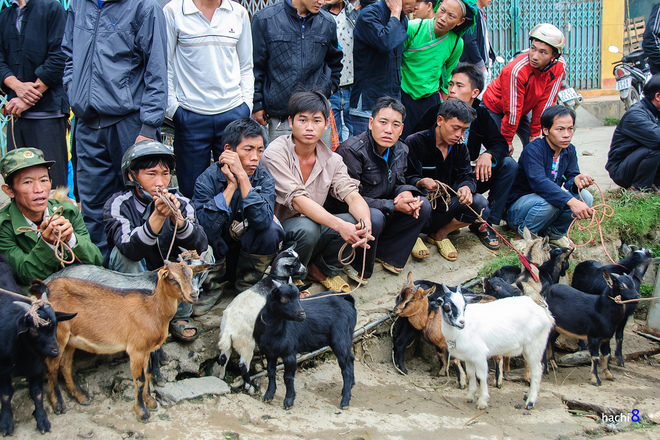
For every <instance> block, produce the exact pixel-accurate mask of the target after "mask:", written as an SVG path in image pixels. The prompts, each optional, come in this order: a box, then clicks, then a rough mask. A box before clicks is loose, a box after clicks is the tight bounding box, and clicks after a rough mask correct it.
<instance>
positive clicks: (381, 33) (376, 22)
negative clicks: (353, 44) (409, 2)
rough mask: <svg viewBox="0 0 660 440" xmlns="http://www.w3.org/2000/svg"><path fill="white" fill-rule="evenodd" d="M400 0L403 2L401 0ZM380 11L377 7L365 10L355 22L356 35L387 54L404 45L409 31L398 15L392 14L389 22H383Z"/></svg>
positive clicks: (358, 38)
mask: <svg viewBox="0 0 660 440" xmlns="http://www.w3.org/2000/svg"><path fill="white" fill-rule="evenodd" d="M398 1H399V3H401V0H398ZM399 10H400V9H399ZM379 13H380V11H379V10H378V8H377V7H368V8H366V9H365V10H363V11H362V12H361V13H360V16H359V17H358V19H357V22H356V24H355V31H354V36H355V39H356V40H362V41H363V42H364V43H365V44H367V45H369V46H370V47H372V48H373V49H375V50H377V51H378V52H380V53H384V54H386V53H389V52H392V51H393V50H394V49H395V48H397V47H399V46H400V45H402V44H403V43H404V42H405V41H406V39H407V38H408V33H407V32H406V28H405V26H404V25H403V23H401V21H399V18H398V16H390V17H389V19H388V21H387V23H382V22H381V21H380V19H379V17H378V15H379Z"/></svg>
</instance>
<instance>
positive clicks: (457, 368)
mask: <svg viewBox="0 0 660 440" xmlns="http://www.w3.org/2000/svg"><path fill="white" fill-rule="evenodd" d="M449 362H450V364H453V365H454V372H455V373H456V381H457V382H458V388H459V389H461V390H464V389H465V387H466V386H467V384H468V378H467V375H466V374H465V371H463V364H461V360H460V359H456V358H455V357H450V358H449Z"/></svg>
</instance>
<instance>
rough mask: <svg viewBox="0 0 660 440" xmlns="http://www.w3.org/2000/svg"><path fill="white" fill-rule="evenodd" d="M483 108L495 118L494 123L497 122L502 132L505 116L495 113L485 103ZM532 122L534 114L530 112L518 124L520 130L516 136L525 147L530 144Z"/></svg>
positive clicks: (482, 105)
mask: <svg viewBox="0 0 660 440" xmlns="http://www.w3.org/2000/svg"><path fill="white" fill-rule="evenodd" d="M481 107H483V108H485V109H486V110H488V113H489V114H490V117H491V118H493V121H495V123H496V124H497V128H498V129H499V130H500V131H501V130H502V118H504V115H502V114H499V113H495V112H494V111H492V110H491V109H489V108H488V107H486V104H484V103H483V102H482V103H481ZM531 121H532V112H529V113H528V114H526V115H522V116H521V117H520V121H519V122H518V128H516V134H517V135H518V137H519V138H520V142H522V144H523V147H524V146H525V145H527V144H529V136H530V134H531V133H532V128H531V125H530V124H531Z"/></svg>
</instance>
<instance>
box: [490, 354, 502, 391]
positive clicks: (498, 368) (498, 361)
mask: <svg viewBox="0 0 660 440" xmlns="http://www.w3.org/2000/svg"><path fill="white" fill-rule="evenodd" d="M493 362H494V363H495V387H497V388H502V381H503V380H504V356H494V357H493Z"/></svg>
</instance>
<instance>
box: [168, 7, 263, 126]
mask: <svg viewBox="0 0 660 440" xmlns="http://www.w3.org/2000/svg"><path fill="white" fill-rule="evenodd" d="M163 11H164V12H165V19H166V21H167V76H168V98H167V101H168V105H167V107H168V108H167V116H169V117H172V116H173V115H174V113H175V112H176V110H177V108H178V107H179V106H181V107H183V108H185V109H186V110H190V111H192V112H195V113H198V114H202V115H214V114H218V113H224V112H226V111H228V110H231V109H233V108H236V107H238V106H239V105H241V104H242V103H246V104H247V105H248V106H249V107H250V111H252V98H253V95H254V74H253V73H252V67H253V64H252V31H251V29H250V18H249V16H248V13H247V10H246V9H245V8H244V7H243V6H242V5H240V4H239V3H236V2H234V1H231V0H222V4H221V5H220V7H219V8H217V9H216V10H215V12H214V13H213V18H212V19H211V21H210V22H209V20H208V19H207V18H206V17H204V14H202V12H201V11H200V10H199V9H197V6H195V4H194V3H193V0H172V1H171V2H169V3H168V4H166V5H165V7H164V8H163Z"/></svg>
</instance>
